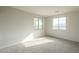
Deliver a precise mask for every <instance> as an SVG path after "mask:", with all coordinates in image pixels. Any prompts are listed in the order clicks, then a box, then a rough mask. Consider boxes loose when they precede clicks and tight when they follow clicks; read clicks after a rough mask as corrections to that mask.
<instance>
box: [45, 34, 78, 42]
mask: <svg viewBox="0 0 79 59" xmlns="http://www.w3.org/2000/svg"><path fill="white" fill-rule="evenodd" d="M45 36H48V37H52V38H56V39H62V40H68V41H73V42H77V43H79V42H78V41H74V40H70V39H65V38H60V37H56V36H52V35H45Z"/></svg>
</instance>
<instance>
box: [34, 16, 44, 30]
mask: <svg viewBox="0 0 79 59" xmlns="http://www.w3.org/2000/svg"><path fill="white" fill-rule="evenodd" d="M35 18H38V25H36V24H35V23H34V21H35V20H34V19H33V25H34V29H36V30H42V29H43V17H35ZM40 20H41V21H42V22H41V23H42V26H41V28H40V22H39V21H40Z"/></svg>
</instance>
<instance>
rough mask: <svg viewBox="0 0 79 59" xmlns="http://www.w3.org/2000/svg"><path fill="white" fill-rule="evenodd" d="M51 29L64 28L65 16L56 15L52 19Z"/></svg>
mask: <svg viewBox="0 0 79 59" xmlns="http://www.w3.org/2000/svg"><path fill="white" fill-rule="evenodd" d="M53 29H55V30H66V17H56V18H54V19H53Z"/></svg>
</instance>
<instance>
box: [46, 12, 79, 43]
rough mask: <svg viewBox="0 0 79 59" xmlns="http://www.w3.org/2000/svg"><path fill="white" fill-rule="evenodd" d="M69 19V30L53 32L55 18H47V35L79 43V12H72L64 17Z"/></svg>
mask: <svg viewBox="0 0 79 59" xmlns="http://www.w3.org/2000/svg"><path fill="white" fill-rule="evenodd" d="M56 16H66V17H67V30H65V31H64V30H53V29H52V22H53V21H52V19H53V17H55V16H51V17H46V21H45V33H46V35H50V36H55V37H59V38H64V39H68V40H73V41H77V42H79V11H76V12H70V13H66V14H62V15H56Z"/></svg>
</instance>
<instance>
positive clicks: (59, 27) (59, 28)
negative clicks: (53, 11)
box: [52, 16, 67, 30]
mask: <svg viewBox="0 0 79 59" xmlns="http://www.w3.org/2000/svg"><path fill="white" fill-rule="evenodd" d="M63 17H65V18H66V19H65V29H61V26H60V24H59V21H60V20H59V19H60V18H63ZM55 18H58V28H57V29H55V28H54V19H55ZM52 22H53V23H52V27H53V30H67V16H56V17H53V20H52Z"/></svg>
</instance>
